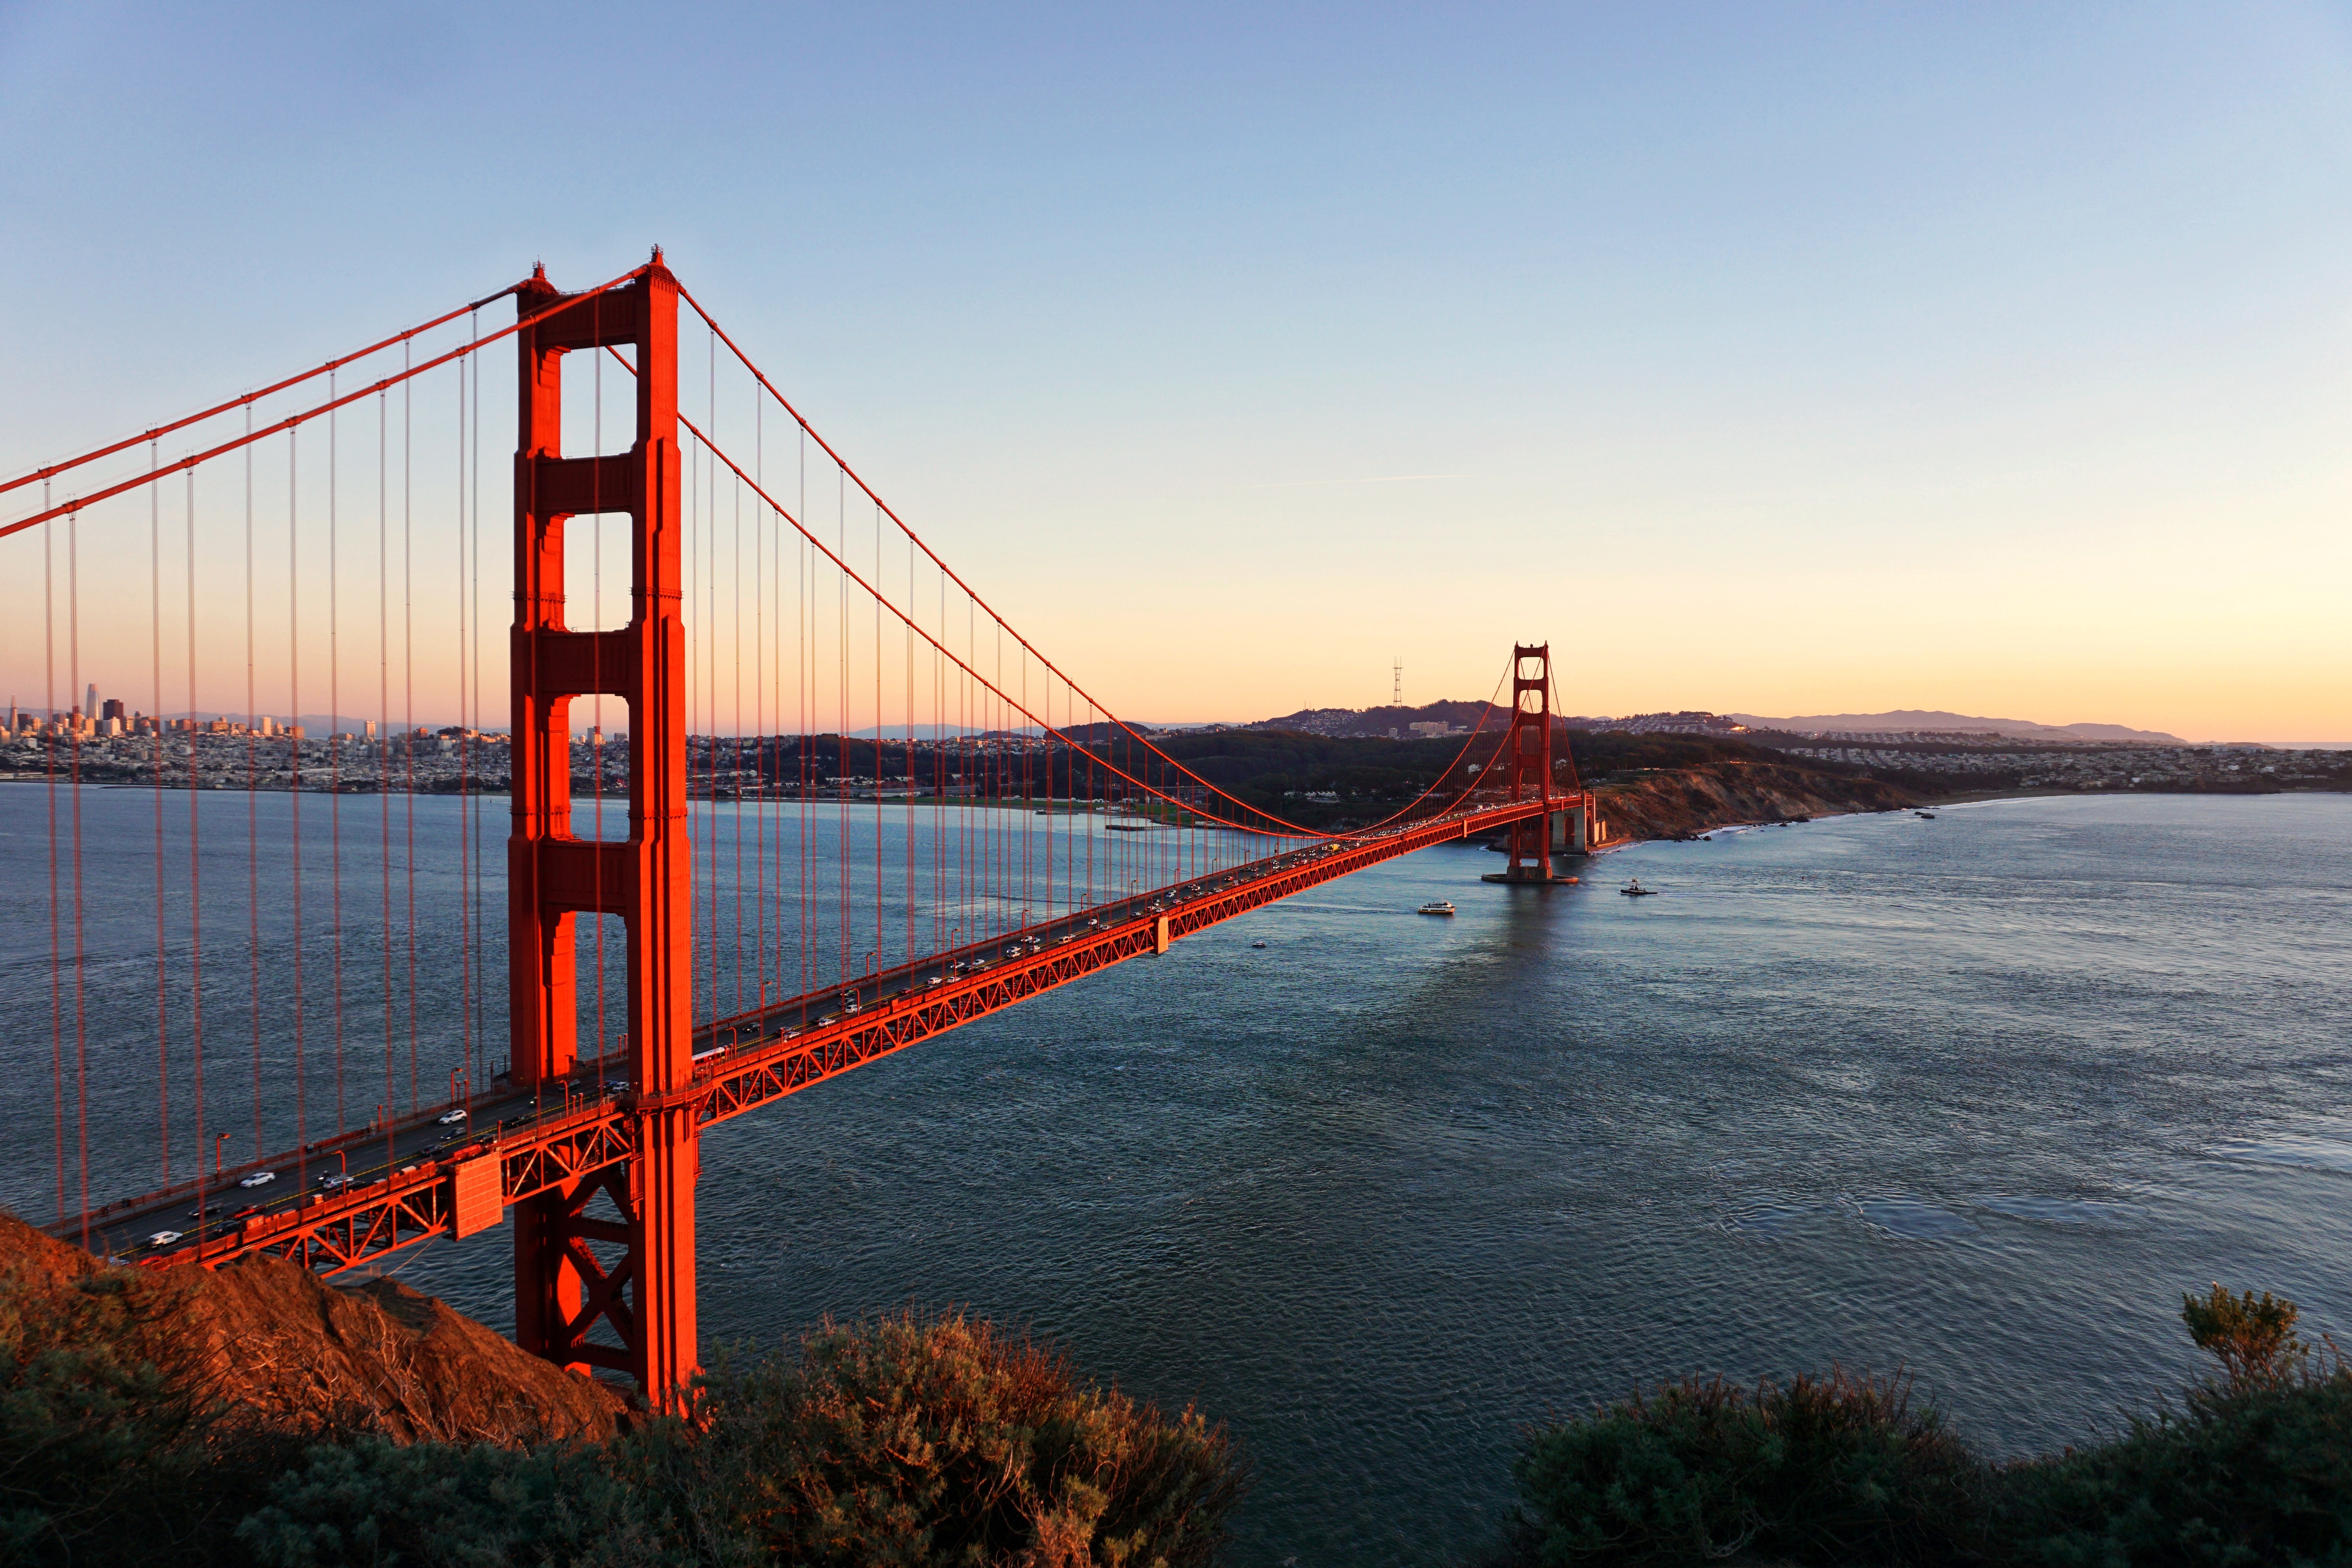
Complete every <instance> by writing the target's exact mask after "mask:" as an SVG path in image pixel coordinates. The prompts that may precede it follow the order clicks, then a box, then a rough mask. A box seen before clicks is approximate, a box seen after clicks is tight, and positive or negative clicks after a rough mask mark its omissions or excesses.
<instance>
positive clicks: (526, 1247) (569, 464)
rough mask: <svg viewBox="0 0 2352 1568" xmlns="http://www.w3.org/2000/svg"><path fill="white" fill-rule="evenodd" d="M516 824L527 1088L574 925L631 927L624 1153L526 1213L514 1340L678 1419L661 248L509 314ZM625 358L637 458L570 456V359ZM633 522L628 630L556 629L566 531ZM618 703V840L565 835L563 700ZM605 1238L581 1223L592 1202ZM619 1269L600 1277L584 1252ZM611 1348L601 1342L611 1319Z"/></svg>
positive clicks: (520, 1020)
mask: <svg viewBox="0 0 2352 1568" xmlns="http://www.w3.org/2000/svg"><path fill="white" fill-rule="evenodd" d="M517 304H518V308H519V310H520V315H521V318H522V320H523V321H525V322H526V323H529V324H527V325H525V326H524V327H523V328H522V330H521V331H520V332H518V333H517V334H516V339H517V342H518V344H519V345H520V346H519V350H518V354H517V359H518V363H519V366H520V407H519V415H520V419H519V435H518V438H517V445H516V452H515V486H514V493H515V620H514V631H513V643H512V667H513V689H514V784H513V810H514V827H513V834H512V837H509V840H508V848H507V868H508V904H509V961H508V962H509V989H510V993H511V1000H512V1009H513V1010H512V1020H511V1025H510V1028H511V1045H512V1049H513V1056H512V1058H511V1067H510V1068H509V1070H510V1072H511V1073H512V1075H513V1081H514V1082H515V1084H516V1085H517V1086H518V1087H521V1088H530V1087H532V1086H534V1085H536V1086H540V1087H541V1091H542V1093H543V1094H551V1093H555V1092H557V1091H558V1090H559V1089H562V1090H563V1091H564V1092H567V1093H568V1092H570V1089H568V1087H566V1086H568V1084H569V1083H570V1075H571V1074H572V1071H573V1070H574V1068H576V1066H577V1047H576V1039H577V1035H576V1027H575V1013H576V1011H577V998H578V992H577V989H576V984H575V979H574V974H573V969H572V948H573V926H574V922H575V919H576V917H577V916H579V915H582V914H595V915H616V916H618V917H620V920H621V921H622V924H623V926H624V927H625V932H626V942H625V946H626V952H627V957H626V961H625V966H626V975H627V1000H626V1003H625V1011H624V1014H623V1017H624V1019H625V1026H626V1028H627V1031H628V1033H627V1035H626V1041H627V1047H628V1076H629V1088H630V1090H631V1094H632V1100H631V1101H630V1103H631V1106H632V1108H633V1110H632V1114H631V1116H630V1118H629V1134H630V1142H631V1143H632V1145H633V1148H632V1154H631V1157H630V1158H629V1159H628V1160H627V1161H625V1162H624V1163H613V1164H607V1165H605V1166H604V1167H603V1168H601V1169H599V1170H595V1171H592V1172H591V1173H588V1174H586V1175H584V1176H582V1177H579V1178H576V1179H574V1180H572V1181H570V1182H567V1183H564V1184H561V1185H560V1186H558V1187H557V1188H555V1189H554V1190H552V1191H550V1192H548V1193H545V1194H541V1195H540V1196H537V1197H533V1198H530V1199H526V1200H525V1201H523V1202H522V1203H520V1204H518V1205H516V1208H515V1338H516V1340H517V1342H520V1344H521V1345H522V1346H523V1348H524V1349H526V1350H529V1351H530V1352H534V1353H535V1354H538V1355H542V1356H545V1357H546V1358H547V1359H548V1360H550V1361H552V1362H556V1363H560V1364H562V1365H564V1366H569V1367H572V1368H576V1369H578V1370H580V1371H583V1372H586V1371H588V1370H589V1369H591V1368H596V1367H603V1368H607V1369H611V1370H614V1371H619V1372H625V1373H630V1374H632V1375H633V1376H634V1377H635V1379H636V1381H637V1386H638V1388H639V1390H640V1391H641V1392H642V1394H644V1396H645V1398H646V1402H647V1403H648V1404H649V1405H652V1406H653V1407H654V1408H656V1409H663V1408H670V1407H674V1406H675V1405H676V1404H677V1397H678V1394H679V1390H680V1389H681V1387H682V1385H683V1384H685V1383H686V1381H687V1380H688V1378H690V1377H691V1376H692V1375H693V1373H694V1371H695V1367H696V1363H697V1346H696V1338H695V1316H694V1278H695V1276H694V1184H695V1178H696V1176H697V1174H698V1171H699V1167H700V1150H699V1142H698V1137H697V1133H696V1127H695V1122H694V1119H693V1113H692V1112H691V1111H690V1110H687V1109H684V1108H679V1107H671V1106H669V1105H668V1104H667V1102H666V1101H667V1097H668V1096H669V1095H671V1094H672V1093H673V1092H674V1091H676V1090H677V1089H684V1088H685V1087H687V1085H688V1081H689V1079H690V1077H691V1073H692V1063H691V1058H692V1053H693V1045H692V1043H691V1035H690V1029H691V1026H692V1010H691V996H692V992H691V988H690V972H689V965H690V963H691V962H692V952H691V948H690V946H689V943H688V925H687V921H688V912H689V910H690V909H691V903H690V900H689V898H688V868H689V855H690V851H689V847H688V842H687V832H686V823H687V794H686V677H685V671H686V634H685V629H684V626H683V623H682V621H681V619H680V612H681V586H682V578H681V574H680V569H679V534H678V530H679V517H680V512H679V499H680V495H681V487H680V484H679V470H678V445H677V279H675V278H674V277H673V276H672V275H671V274H670V272H669V270H668V269H667V268H665V267H664V266H663V265H662V260H661V252H660V251H658V250H656V251H655V252H654V257H653V261H652V263H651V264H650V265H649V266H647V267H646V268H644V269H643V270H641V271H640V272H639V273H638V274H637V275H636V277H635V279H633V280H631V281H630V282H628V283H626V284H624V285H622V286H620V287H618V288H614V289H607V290H606V291H604V292H603V293H601V294H598V295H596V296H594V297H593V298H591V299H583V300H579V301H578V302H577V303H571V302H570V300H569V298H568V297H567V296H565V295H562V294H561V293H558V292H557V291H556V289H554V287H553V286H552V285H551V284H550V283H549V282H548V281H547V278H546V274H545V272H544V270H543V269H541V270H538V271H535V272H534V274H533V276H532V278H531V280H530V283H528V284H526V285H525V286H524V287H523V289H521V291H520V295H519V296H518V300H517ZM608 348H618V349H621V350H623V351H624V352H626V353H629V354H630V357H631V360H632V362H633V363H634V364H635V370H636V391H637V421H636V442H635V445H634V446H633V447H630V448H629V450H628V451H626V452H623V453H616V454H614V455H612V456H609V457H608V456H604V455H601V454H591V455H588V456H585V457H565V456H564V455H563V450H562V430H563V420H562V415H563V378H562V363H563V356H564V355H565V354H567V353H604V352H605V351H606V350H607V349H608ZM598 512H626V513H628V514H629V518H630V530H629V538H630V587H629V622H628V624H627V625H626V626H622V627H620V628H618V629H614V630H608V631H599V630H573V629H572V628H571V627H570V626H568V625H567V623H566V620H565V616H564V581H563V534H564V525H565V523H566V522H567V521H569V520H570V519H572V518H573V517H575V516H585V515H589V514H593V513H598ZM596 693H602V694H604V695H606V696H611V697H617V698H619V699H621V700H623V701H625V702H626V703H627V704H628V725H629V803H628V837H627V838H626V839H624V840H608V841H603V842H598V841H594V840H589V839H583V838H580V837H575V836H574V834H573V832H572V791H571V779H572V756H571V729H572V721H571V705H572V699H574V698H576V697H583V696H589V695H592V694H596ZM599 1193H602V1194H604V1195H606V1196H608V1197H609V1198H611V1200H612V1201H613V1204H614V1206H615V1207H616V1208H617V1209H618V1210H619V1212H620V1215H621V1218H620V1220H619V1221H617V1222H615V1221H614V1220H612V1219H609V1218H599V1217H597V1216H595V1215H591V1214H589V1213H587V1212H586V1211H587V1207H588V1205H589V1204H590V1202H591V1201H592V1200H593V1198H594V1197H595V1196H596V1195H597V1194H599ZM590 1242H601V1243H604V1244H606V1245H607V1247H608V1248H609V1247H613V1246H619V1247H625V1253H624V1254H623V1255H622V1256H621V1257H620V1258H618V1259H616V1260H614V1262H613V1263H612V1264H611V1266H610V1267H607V1265H606V1263H605V1262H604V1261H603V1260H600V1259H599V1258H598V1257H597V1256H596V1254H595V1253H593V1252H592V1251H591V1250H590V1248H589V1246H588V1244H589V1243H590ZM600 1321H601V1322H602V1323H604V1324H605V1325H607V1326H609V1328H610V1330H611V1331H612V1335H613V1336H614V1337H615V1338H617V1339H618V1341H619V1344H618V1345H614V1344H611V1343H600V1342H596V1341H593V1340H591V1339H590V1338H589V1335H590V1333H591V1331H593V1330H594V1329H595V1328H596V1326H597V1325H598V1324H599V1322H600Z"/></svg>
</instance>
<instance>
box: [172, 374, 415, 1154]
mask: <svg viewBox="0 0 2352 1568" xmlns="http://www.w3.org/2000/svg"><path fill="white" fill-rule="evenodd" d="M391 473H392V422H391V405H390V404H389V402H387V401H386V395H385V394H383V393H381V392H379V393H377V394H376V397H375V710H376V717H377V723H376V737H375V742H376V750H375V769H376V780H375V801H376V826H377V835H378V847H379V851H380V856H381V858H380V859H379V861H378V865H379V867H380V869H381V871H382V876H381V879H380V884H381V886H382V889H383V905H382V908H381V909H380V910H378V911H377V914H378V918H379V919H380V920H381V921H382V922H383V923H382V934H383V1106H384V1109H385V1110H386V1111H387V1112H388V1111H390V1110H391V1109H392V1105H393V1091H392V1063H393V1056H394V1016H393V994H394V993H393V984H392V505H391V497H392V481H391ZM190 549H191V552H193V550H194V539H193V536H192V537H191V540H190Z"/></svg>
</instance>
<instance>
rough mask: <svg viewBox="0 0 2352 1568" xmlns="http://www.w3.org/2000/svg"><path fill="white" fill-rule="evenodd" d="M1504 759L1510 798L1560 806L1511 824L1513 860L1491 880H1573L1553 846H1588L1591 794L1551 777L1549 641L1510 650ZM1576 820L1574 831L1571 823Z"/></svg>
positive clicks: (1566, 847)
mask: <svg viewBox="0 0 2352 1568" xmlns="http://www.w3.org/2000/svg"><path fill="white" fill-rule="evenodd" d="M1503 752H1504V761H1503V763H1502V765H1503V766H1504V767H1505V768H1507V769H1508V770H1509V774H1508V776H1509V779H1510V786H1511V796H1510V798H1511V799H1513V800H1514V801H1519V800H1540V801H1543V802H1544V803H1545V804H1546V805H1552V804H1553V803H1554V802H1557V803H1558V809H1554V810H1547V811H1546V812H1545V813H1544V814H1543V815H1542V816H1531V817H1528V819H1526V820H1525V821H1523V822H1515V823H1513V824H1512V825H1511V827H1510V835H1511V864H1510V868H1509V869H1508V870H1507V871H1500V872H1494V873H1490V874H1489V875H1487V876H1486V877H1485V878H1484V879H1483V880H1485V881H1488V882H1534V883H1545V882H1554V881H1563V882H1564V881H1573V880H1574V879H1573V878H1570V877H1563V876H1559V875H1558V874H1557V873H1555V872H1554V871H1553V869H1552V863H1551V856H1552V851H1553V850H1554V849H1556V848H1557V849H1568V848H1571V847H1573V848H1576V849H1582V848H1583V847H1584V844H1583V842H1582V840H1583V831H1582V829H1583V822H1584V819H1585V818H1586V817H1588V816H1590V814H1591V809H1590V803H1589V797H1587V796H1585V795H1581V794H1578V795H1570V794H1569V793H1568V792H1566V791H1563V790H1561V789H1559V787H1557V785H1556V784H1554V781H1553V779H1552V756H1551V645H1550V644H1549V643H1538V644H1536V645H1534V646H1532V647H1529V646H1527V645H1519V646H1515V647H1513V648H1512V649H1511V727H1510V731H1509V732H1508V733H1507V734H1506V735H1505V736H1504V738H1503ZM1571 818H1573V819H1574V821H1575V829H1574V831H1573V833H1572V834H1571V831H1570V820H1571Z"/></svg>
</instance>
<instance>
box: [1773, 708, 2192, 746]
mask: <svg viewBox="0 0 2352 1568" xmlns="http://www.w3.org/2000/svg"><path fill="white" fill-rule="evenodd" d="M1727 717H1729V718H1732V719H1736V720H1738V721H1739V722H1740V723H1742V724H1745V725H1747V726H1748V728H1749V729H1751V730H1782V731H1826V732H1829V733H1833V734H1854V733H1868V732H1871V731H1885V730H1973V731H1977V732H1978V733H1979V734H1981V733H1983V732H1985V731H1992V732H1994V733H1996V734H2001V735H2010V736H2014V737H2016V738H2017V739H2020V740H2042V741H2137V742H2140V743H2141V744H2143V745H2150V746H2185V745H2187V744H2188V743H2189V742H2186V741H2184V740H2182V739H2181V738H2180V737H2179V736H2178V735H2168V734H2167V733H2165V732H2164V731H2161V730H2134V729H2130V728H2128V727H2126V726H2125V725H2122V724H2037V723H2035V722H2033V721H2032V720H2030V719H1976V718H1971V717H1969V715H1968V714H1965V713H1946V712H1943V711H1941V710H1935V711H1930V710H1925V709H1919V708H1898V709H1896V710H1894V711H1892V712H1888V713H1814V714H1809V715H1801V716H1798V717H1795V718H1789V719H1769V718H1765V717H1762V716H1761V715H1759V714H1755V713H1733V714H1729V715H1727Z"/></svg>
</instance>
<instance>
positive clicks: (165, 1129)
mask: <svg viewBox="0 0 2352 1568" xmlns="http://www.w3.org/2000/svg"><path fill="white" fill-rule="evenodd" d="M156 460H157V444H156V443H155V442H153V441H152V440H151V441H149V442H148V443H147V471H148V472H149V473H151V474H152V473H153V472H154V471H155V466H156ZM147 629H148V633H149V639H150V643H151V645H152V660H153V667H154V668H153V670H152V674H153V677H154V696H153V701H154V704H155V709H154V718H153V721H152V722H153V723H154V726H155V1142H156V1146H157V1147H158V1148H160V1149H161V1150H162V1151H163V1184H164V1185H165V1186H167V1187H168V1186H170V1185H171V1184H172V1053H171V1007H170V995H171V987H170V973H169V967H168V965H167V963H166V960H165V950H164V946H163V487H162V486H160V485H156V484H152V483H150V484H149V485H148V487H147Z"/></svg>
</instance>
